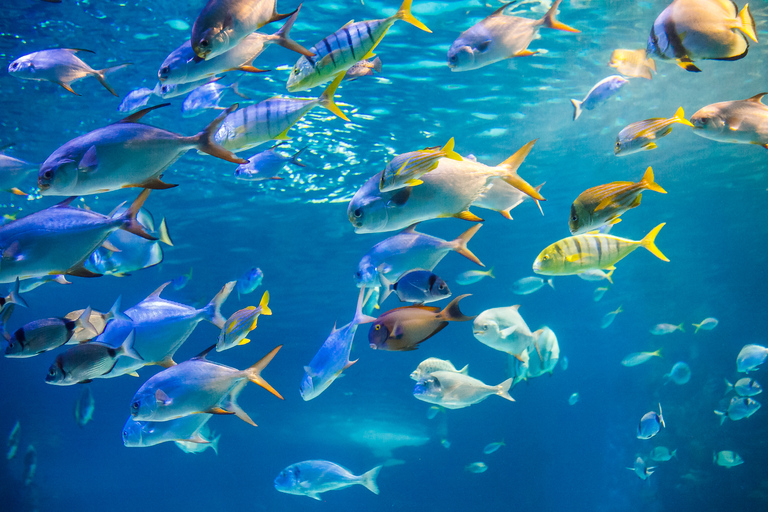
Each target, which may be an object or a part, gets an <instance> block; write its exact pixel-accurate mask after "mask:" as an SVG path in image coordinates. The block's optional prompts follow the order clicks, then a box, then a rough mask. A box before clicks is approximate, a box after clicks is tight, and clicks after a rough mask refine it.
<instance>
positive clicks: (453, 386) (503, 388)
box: [413, 371, 515, 409]
mask: <svg viewBox="0 0 768 512" xmlns="http://www.w3.org/2000/svg"><path fill="white" fill-rule="evenodd" d="M511 385H512V379H507V380H505V381H504V382H502V383H501V384H498V385H496V386H488V385H487V384H484V383H483V382H481V381H479V380H477V379H473V378H472V377H470V376H469V375H464V374H462V373H458V372H446V371H436V372H432V373H430V374H429V377H427V378H426V379H423V380H420V381H419V382H417V383H416V386H415V387H414V389H413V396H415V397H416V398H418V399H419V400H422V401H424V402H428V403H432V404H435V405H441V406H443V407H445V408H446V409H461V408H463V407H469V406H470V405H472V404H476V403H478V402H482V401H483V400H485V399H486V398H488V397H489V396H491V395H499V396H500V397H502V398H505V399H507V400H509V401H511V402H514V401H515V399H514V398H512V397H511V396H509V388H510V387H511Z"/></svg>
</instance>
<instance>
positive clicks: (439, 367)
mask: <svg viewBox="0 0 768 512" xmlns="http://www.w3.org/2000/svg"><path fill="white" fill-rule="evenodd" d="M437 371H446V372H458V373H463V374H464V375H468V374H469V365H466V366H465V367H464V368H462V369H461V370H457V369H456V367H455V366H453V363H451V362H450V361H448V360H447V359H438V358H436V357H429V358H427V359H425V360H423V361H422V362H420V363H419V366H417V367H416V369H415V370H414V371H413V372H411V379H413V380H415V381H420V380H421V379H425V378H427V377H428V376H429V374H430V373H432V372H437ZM438 410H439V408H438ZM430 419H431V418H430Z"/></svg>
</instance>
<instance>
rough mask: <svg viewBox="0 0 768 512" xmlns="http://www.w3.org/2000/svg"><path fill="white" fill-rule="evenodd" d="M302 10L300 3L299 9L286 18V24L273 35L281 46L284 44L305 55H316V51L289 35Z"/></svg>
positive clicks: (284, 46)
mask: <svg viewBox="0 0 768 512" xmlns="http://www.w3.org/2000/svg"><path fill="white" fill-rule="evenodd" d="M300 10H301V5H299V7H298V9H296V10H295V11H293V13H292V14H291V16H290V18H288V19H287V20H286V22H285V24H284V25H283V26H282V27H281V28H280V30H278V31H277V32H275V33H274V34H272V37H274V38H275V39H274V42H275V43H277V44H279V45H280V46H282V47H283V48H285V49H287V50H291V51H294V52H296V53H300V54H302V55H304V56H305V57H314V56H315V54H314V53H312V52H311V51H309V50H307V49H306V48H304V47H303V46H301V45H300V44H299V43H297V42H296V41H294V40H293V39H291V38H290V37H289V36H288V33H289V32H290V31H291V29H292V28H293V24H294V23H295V22H296V17H297V16H298V15H299V11H300Z"/></svg>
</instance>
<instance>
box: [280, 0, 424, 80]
mask: <svg viewBox="0 0 768 512" xmlns="http://www.w3.org/2000/svg"><path fill="white" fill-rule="evenodd" d="M411 2H412V0H403V3H402V5H400V8H399V9H398V10H397V12H396V13H395V14H394V15H393V16H390V17H389V18H383V19H379V20H366V21H358V22H357V23H355V22H354V20H353V21H350V22H349V23H347V24H346V25H344V26H343V27H341V28H340V29H339V30H337V31H336V32H334V33H333V34H331V35H329V36H328V37H326V38H324V39H323V40H322V41H320V42H318V43H317V44H316V45H314V46H313V47H312V48H310V49H309V51H310V52H312V53H314V54H315V55H314V57H304V56H303V57H300V58H299V60H298V61H296V64H294V66H293V70H292V71H291V75H290V76H289V77H288V83H287V84H286V88H287V89H288V91H289V92H297V91H306V90H308V89H311V88H313V87H316V86H318V85H320V84H324V83H326V82H328V81H330V80H333V79H335V78H337V77H339V76H342V77H343V75H344V73H345V72H346V71H347V70H348V69H349V68H351V67H352V66H354V65H355V64H356V63H358V62H359V61H361V60H365V59H370V58H372V57H373V51H374V50H375V49H376V47H377V46H378V45H379V43H380V42H381V40H382V39H383V38H384V36H385V35H386V34H387V31H388V30H389V27H391V26H392V25H393V24H394V23H395V22H396V21H397V20H403V21H405V22H406V23H410V24H411V25H413V26H414V27H416V28H419V29H421V30H423V31H425V32H430V33H431V32H432V31H431V30H429V29H428V28H427V27H426V26H425V25H424V24H423V23H422V22H420V21H419V20H417V19H416V18H414V16H413V14H411Z"/></svg>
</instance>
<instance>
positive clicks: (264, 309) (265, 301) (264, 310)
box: [259, 291, 272, 316]
mask: <svg viewBox="0 0 768 512" xmlns="http://www.w3.org/2000/svg"><path fill="white" fill-rule="evenodd" d="M259 307H260V308H261V314H262V315H267V316H269V315H271V314H272V310H271V309H269V291H265V292H264V295H262V296H261V302H259Z"/></svg>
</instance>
